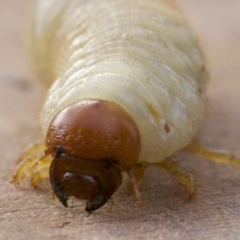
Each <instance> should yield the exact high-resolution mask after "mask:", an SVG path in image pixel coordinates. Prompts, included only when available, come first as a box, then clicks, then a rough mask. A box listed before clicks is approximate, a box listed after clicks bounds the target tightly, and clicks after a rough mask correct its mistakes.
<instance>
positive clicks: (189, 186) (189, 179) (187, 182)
mask: <svg viewBox="0 0 240 240" xmlns="http://www.w3.org/2000/svg"><path fill="white" fill-rule="evenodd" d="M156 165H157V166H159V167H161V168H163V169H165V170H166V171H167V172H168V173H170V174H171V175H172V176H173V177H175V179H176V180H177V181H178V182H179V183H181V184H182V185H183V186H184V187H185V188H186V190H187V193H188V196H189V200H191V198H192V197H193V196H194V194H195V192H196V185H195V183H194V181H193V176H192V174H188V173H183V172H181V171H180V169H179V167H178V164H177V163H176V162H174V161H172V160H171V159H169V158H167V159H165V160H164V161H162V162H159V163H156Z"/></svg>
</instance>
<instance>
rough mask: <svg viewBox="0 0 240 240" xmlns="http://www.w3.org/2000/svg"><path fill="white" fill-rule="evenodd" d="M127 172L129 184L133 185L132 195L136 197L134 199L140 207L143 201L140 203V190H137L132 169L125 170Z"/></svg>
mask: <svg viewBox="0 0 240 240" xmlns="http://www.w3.org/2000/svg"><path fill="white" fill-rule="evenodd" d="M127 174H128V176H129V178H130V181H131V185H132V187H133V192H134V195H135V197H136V199H137V201H138V203H139V206H140V207H142V206H143V203H142V199H141V194H140V191H139V188H138V184H137V181H136V179H135V176H134V173H133V170H130V171H127ZM142 176H143V175H142Z"/></svg>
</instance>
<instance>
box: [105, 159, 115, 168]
mask: <svg viewBox="0 0 240 240" xmlns="http://www.w3.org/2000/svg"><path fill="white" fill-rule="evenodd" d="M103 161H104V163H105V164H106V166H109V167H110V166H112V165H113V164H114V163H116V162H117V161H116V160H115V159H114V158H113V157H105V158H104V159H103Z"/></svg>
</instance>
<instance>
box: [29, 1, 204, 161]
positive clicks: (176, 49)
mask: <svg viewBox="0 0 240 240" xmlns="http://www.w3.org/2000/svg"><path fill="white" fill-rule="evenodd" d="M53 6H54V7H53ZM56 6H57V7H56ZM33 26H34V27H33V28H32V32H31V35H32V46H33V47H34V48H33V49H34V52H33V54H34V55H35V56H34V57H35V58H36V60H37V62H38V63H37V64H38V67H39V69H40V71H41V74H42V77H44V78H45V79H44V80H45V81H46V82H47V83H51V82H54V84H53V85H52V86H51V88H50V90H49V92H48V94H47V98H46V102H45V104H44V106H43V110H42V113H41V125H42V129H43V133H44V135H45V134H46V131H47V129H48V126H49V124H50V122H51V121H52V119H53V117H54V116H55V115H56V114H57V113H58V112H59V111H60V110H62V109H63V108H65V107H66V106H68V105H70V104H72V103H73V102H76V101H79V100H81V99H84V98H95V99H104V100H109V101H113V102H116V103H118V104H119V105H120V106H121V107H123V108H124V109H125V110H126V111H127V112H128V113H129V114H130V115H131V116H132V117H133V119H134V120H135V121H136V124H137V126H138V128H139V131H140V135H141V143H142V148H141V153H140V157H139V161H148V162H154V163H155V162H159V161H161V160H164V159H165V158H166V157H167V156H169V155H171V154H172V153H174V152H175V151H177V150H179V149H181V148H184V147H186V146H187V145H188V144H189V142H190V141H191V139H192V138H193V136H194V134H195V132H196V130H197V129H198V127H199V125H200V123H201V120H202V117H203V113H204V102H205V94H204V91H205V83H206V81H207V75H206V73H205V72H204V66H203V58H202V54H201V52H200V50H199V47H198V43H197V40H196V38H195V36H194V34H193V32H192V30H191V28H190V27H189V25H188V24H187V23H186V21H185V20H184V18H183V16H182V14H181V13H180V12H179V10H178V9H177V8H176V7H174V6H173V4H172V3H170V2H169V1H163V0H161V1H160V0H150V1H145V0H114V1H109V0H102V1H96V0H88V1H84V0H71V1H67V0H55V1H54V0H50V1H49V0H39V1H36V8H35V12H34V21H33Z"/></svg>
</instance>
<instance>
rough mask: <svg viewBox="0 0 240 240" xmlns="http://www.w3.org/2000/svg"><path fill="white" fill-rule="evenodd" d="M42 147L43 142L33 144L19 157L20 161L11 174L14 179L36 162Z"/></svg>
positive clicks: (42, 149)
mask: <svg viewBox="0 0 240 240" xmlns="http://www.w3.org/2000/svg"><path fill="white" fill-rule="evenodd" d="M44 147H45V145H44V144H35V145H33V146H32V147H31V148H29V149H28V150H27V151H26V152H25V153H24V154H23V156H22V157H21V158H20V163H19V164H18V166H17V169H16V171H15V173H14V175H13V178H14V179H16V178H19V177H20V176H21V175H23V173H24V172H26V171H27V169H29V168H31V166H33V165H34V164H35V163H36V161H37V160H38V159H39V157H40V156H41V155H42V153H43V152H44ZM12 183H14V182H12Z"/></svg>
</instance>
